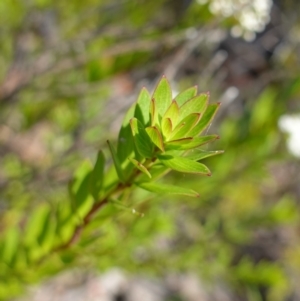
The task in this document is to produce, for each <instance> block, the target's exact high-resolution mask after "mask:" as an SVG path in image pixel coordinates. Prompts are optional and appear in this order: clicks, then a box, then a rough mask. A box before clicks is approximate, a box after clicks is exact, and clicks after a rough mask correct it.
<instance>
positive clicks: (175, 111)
mask: <svg viewBox="0 0 300 301" xmlns="http://www.w3.org/2000/svg"><path fill="white" fill-rule="evenodd" d="M178 117H179V107H178V104H177V102H176V101H175V100H173V101H172V103H171V104H170V106H169V108H168V109H167V111H166V112H165V114H164V116H163V119H165V118H170V119H171V121H172V124H173V126H176V124H177V121H178Z"/></svg>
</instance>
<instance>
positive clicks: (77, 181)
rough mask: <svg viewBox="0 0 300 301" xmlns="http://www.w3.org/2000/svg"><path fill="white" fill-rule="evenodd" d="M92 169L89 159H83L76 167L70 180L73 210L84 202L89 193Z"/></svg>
mask: <svg viewBox="0 0 300 301" xmlns="http://www.w3.org/2000/svg"><path fill="white" fill-rule="evenodd" d="M92 170H93V167H92V164H91V162H90V161H87V160H86V161H84V162H82V164H81V165H80V166H79V167H78V168H77V170H76V171H75V174H74V178H73V180H72V181H71V182H70V190H69V193H70V197H71V199H72V201H73V202H72V205H75V208H74V209H75V210H77V209H78V208H79V207H81V206H82V205H84V204H85V202H87V199H88V198H89V197H91V195H90V176H91V172H92Z"/></svg>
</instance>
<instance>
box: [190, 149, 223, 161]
mask: <svg viewBox="0 0 300 301" xmlns="http://www.w3.org/2000/svg"><path fill="white" fill-rule="evenodd" d="M223 153H224V151H223V150H217V151H205V150H194V151H192V152H191V153H190V154H188V155H186V156H185V158H188V159H190V160H193V161H200V160H202V159H204V158H208V157H212V156H216V155H219V154H223Z"/></svg>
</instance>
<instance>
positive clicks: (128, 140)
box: [117, 104, 135, 173]
mask: <svg viewBox="0 0 300 301" xmlns="http://www.w3.org/2000/svg"><path fill="white" fill-rule="evenodd" d="M134 111H135V104H133V105H132V106H131V107H130V109H129V110H128V112H127V113H126V115H125V118H124V120H123V123H122V127H121V130H120V132H119V137H118V147H117V153H118V158H119V160H120V163H121V164H122V163H124V162H125V164H126V163H128V160H127V158H128V157H129V156H131V155H132V154H133V152H134V142H133V137H132V132H131V128H130V124H129V121H130V119H131V118H133V117H134ZM128 165H130V166H132V165H131V164H128ZM128 173H129V172H128Z"/></svg>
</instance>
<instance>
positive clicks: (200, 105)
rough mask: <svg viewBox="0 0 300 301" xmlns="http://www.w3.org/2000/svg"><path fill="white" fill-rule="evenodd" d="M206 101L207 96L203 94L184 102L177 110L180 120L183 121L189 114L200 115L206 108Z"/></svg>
mask: <svg viewBox="0 0 300 301" xmlns="http://www.w3.org/2000/svg"><path fill="white" fill-rule="evenodd" d="M208 99H209V94H208V93H204V94H200V95H198V96H196V97H194V98H192V99H190V100H189V101H187V102H185V103H184V104H183V105H182V106H181V107H180V108H179V118H180V120H183V119H184V118H185V117H186V116H188V115H190V114H191V113H200V114H201V115H202V114H203V112H204V111H205V109H206V107H207V104H208Z"/></svg>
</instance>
